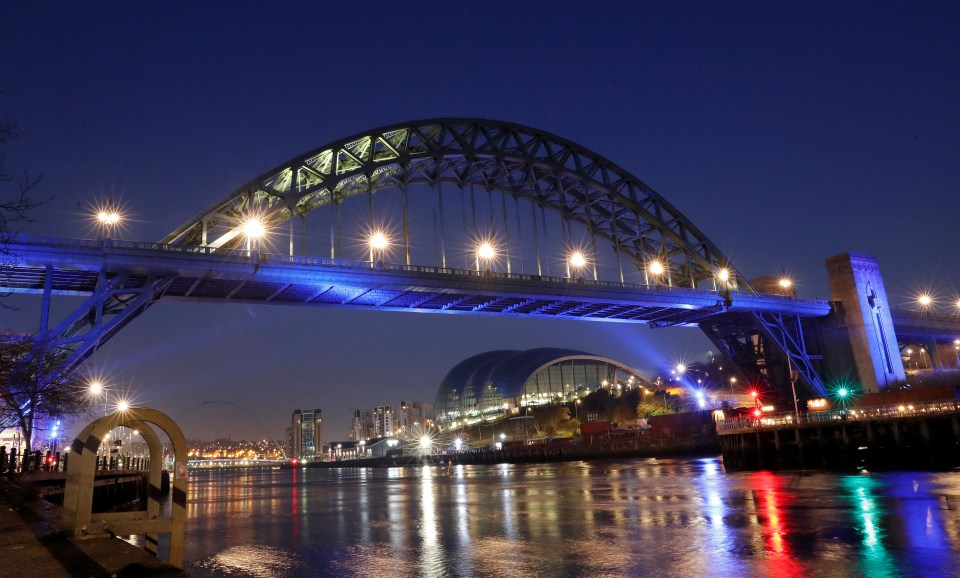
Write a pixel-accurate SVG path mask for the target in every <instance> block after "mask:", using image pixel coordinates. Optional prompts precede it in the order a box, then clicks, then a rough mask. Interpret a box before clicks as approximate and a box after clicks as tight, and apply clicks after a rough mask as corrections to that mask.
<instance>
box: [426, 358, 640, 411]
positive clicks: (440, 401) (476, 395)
mask: <svg viewBox="0 0 960 578" xmlns="http://www.w3.org/2000/svg"><path fill="white" fill-rule="evenodd" d="M566 362H585V363H589V364H597V365H603V366H605V367H606V370H607V371H611V370H612V371H613V372H614V373H613V374H611V376H610V379H611V380H614V376H615V374H616V373H618V372H619V373H622V374H625V375H629V376H630V379H631V381H630V383H632V384H634V385H636V386H638V387H640V386H642V387H645V388H649V389H654V384H653V383H652V382H651V381H649V380H648V379H646V378H645V377H643V375H642V374H641V373H640V372H639V371H638V370H636V369H634V368H632V367H630V366H628V365H626V364H624V363H621V362H619V361H616V360H614V359H610V358H607V357H601V356H597V355H593V354H591V353H587V352H585V351H578V350H574V349H563V348H556V347H541V348H535V349H528V350H524V351H516V350H496V351H488V352H485V353H481V354H478V355H474V356H473V357H470V358H467V359H465V360H463V361H461V362H460V363H458V364H457V365H455V366H454V367H453V368H452V369H451V370H450V371H449V372H448V373H447V375H446V376H445V377H444V378H443V380H442V381H441V383H440V388H439V389H438V390H437V397H436V401H435V406H434V409H435V411H436V416H437V420H438V422H439V423H440V424H441V426H443V427H447V426H449V425H450V423H451V422H454V421H458V420H460V419H461V418H463V417H466V416H468V414H471V412H474V413H475V414H476V415H474V418H476V419H479V418H477V416H480V415H483V417H488V418H489V417H500V416H501V415H502V414H503V412H502V411H499V409H500V408H501V407H502V405H503V404H504V403H505V402H506V403H507V404H508V405H509V404H513V403H516V402H519V403H520V404H521V405H524V404H529V405H539V404H541V403H549V402H550V401H554V400H555V396H556V395H561V396H562V397H563V398H564V400H565V401H571V400H572V399H574V398H576V397H578V392H577V391H576V390H575V389H571V390H566V389H565V388H564V386H563V384H559V389H560V391H554V390H553V389H550V390H549V391H548V392H547V393H546V394H544V397H545V398H544V399H542V400H540V401H534V400H531V399H529V396H530V395H533V394H532V393H531V392H529V391H527V385H528V381H529V380H530V379H531V378H532V377H533V376H535V375H537V374H538V372H540V371H541V370H543V369H546V368H548V367H551V366H559V367H562V365H563V364H564V363H566ZM596 375H597V376H598V379H606V378H601V377H599V376H600V372H599V370H598V372H597V374H596ZM567 379H570V378H569V377H568V378H567ZM634 379H636V381H635V382H634V381H633V380H634ZM593 385H594V386H597V387H599V386H600V385H601V382H599V381H598V382H597V383H595V384H593ZM611 386H612V383H611ZM574 387H576V385H574ZM525 396H528V401H526V402H524V401H523V398H524V397H525ZM490 412H493V413H490Z"/></svg>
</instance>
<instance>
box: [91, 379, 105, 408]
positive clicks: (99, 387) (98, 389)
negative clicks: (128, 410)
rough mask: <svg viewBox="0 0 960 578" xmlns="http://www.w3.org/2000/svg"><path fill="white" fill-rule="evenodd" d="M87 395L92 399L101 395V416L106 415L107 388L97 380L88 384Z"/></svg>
mask: <svg viewBox="0 0 960 578" xmlns="http://www.w3.org/2000/svg"><path fill="white" fill-rule="evenodd" d="M88 391H89V393H90V396H91V397H93V398H97V397H100V394H103V415H107V388H106V387H104V385H103V383H101V382H100V381H99V380H95V381H92V382H90V385H89V390H88Z"/></svg>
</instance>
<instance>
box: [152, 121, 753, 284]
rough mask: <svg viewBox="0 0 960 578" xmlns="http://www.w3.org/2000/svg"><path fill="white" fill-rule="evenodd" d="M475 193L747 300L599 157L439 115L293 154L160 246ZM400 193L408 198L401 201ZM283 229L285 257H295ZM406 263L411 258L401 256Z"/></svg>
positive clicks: (671, 216) (694, 242)
mask: <svg viewBox="0 0 960 578" xmlns="http://www.w3.org/2000/svg"><path fill="white" fill-rule="evenodd" d="M438 183H444V184H452V185H456V186H458V187H464V186H479V187H482V188H484V189H487V190H491V191H500V192H503V193H506V194H509V195H511V196H514V197H517V198H525V199H529V200H530V201H532V202H533V203H535V204H536V205H537V206H539V207H541V208H545V209H548V210H552V211H556V212H559V213H560V215H561V217H562V218H563V219H564V220H565V221H567V222H576V223H580V224H582V225H583V226H585V227H586V228H587V229H588V230H589V231H590V233H591V235H592V236H595V237H598V238H600V239H603V240H605V241H606V242H607V243H608V244H609V245H610V246H611V247H612V249H613V251H614V252H615V253H616V255H617V258H618V263H619V262H620V259H621V256H623V257H625V258H626V259H627V260H628V262H630V261H632V262H633V263H634V264H635V265H636V267H637V268H638V269H641V270H642V271H644V272H646V271H647V264H648V263H649V262H651V261H652V260H657V261H659V262H660V263H661V264H662V265H663V266H664V267H665V269H666V270H665V272H664V274H663V277H664V279H665V281H666V282H665V283H664V284H668V285H682V286H689V287H697V286H698V284H699V283H701V282H704V281H708V282H710V283H715V281H714V279H715V277H716V275H717V272H718V270H720V269H721V268H726V269H727V270H728V271H729V272H730V277H729V281H727V282H726V283H725V288H729V289H739V290H747V291H750V290H751V289H750V288H749V286H748V285H746V283H744V281H743V278H742V276H741V275H739V274H738V273H737V272H736V269H735V268H734V267H733V266H732V264H731V263H730V262H729V260H728V259H727V258H726V257H725V256H724V255H723V254H722V253H721V252H720V251H719V249H717V247H716V246H715V245H714V244H713V243H712V242H711V241H710V240H709V239H708V238H707V237H706V235H704V234H703V233H702V232H701V231H700V230H699V229H698V228H697V227H696V226H695V225H694V224H693V223H692V222H691V221H690V220H689V219H688V218H687V217H685V216H684V215H683V214H682V213H681V212H680V211H678V210H677V209H676V208H675V207H674V206H673V205H671V204H670V203H669V202H667V201H666V200H665V199H664V198H663V197H662V196H660V195H659V194H658V193H656V192H655V191H654V190H653V189H651V188H650V187H649V186H647V185H646V184H644V183H643V182H642V181H641V180H640V179H638V178H637V177H635V176H634V175H632V174H631V173H630V172H628V171H626V170H624V169H623V168H621V167H620V166H618V165H616V164H615V163H613V162H611V161H609V160H607V159H606V158H604V157H603V156H601V155H599V154H597V153H595V152H593V151H590V150H588V149H586V148H584V147H582V146H580V145H577V144H576V143H573V142H571V141H569V140H566V139H563V138H560V137H558V136H556V135H552V134H550V133H547V132H544V131H541V130H536V129H532V128H529V127H525V126H521V125H518V124H513V123H508V122H499V121H492V120H484V119H463V118H444V119H431V120H422V121H416V122H409V123H402V124H397V125H392V126H388V127H383V128H378V129H374V130H371V131H366V132H364V133H362V134H357V135H354V136H351V137H349V138H345V139H341V140H338V141H334V142H332V143H330V144H328V145H325V146H323V147H320V148H318V149H315V150H313V151H310V152H308V153H306V154H303V155H300V156H298V157H296V158H294V159H291V160H290V161H289V162H286V163H284V164H282V165H280V166H278V167H276V168H274V169H272V170H270V171H268V172H266V173H265V174H263V175H262V176H260V177H258V178H256V179H254V180H252V181H250V182H249V183H247V184H246V185H244V186H243V187H241V188H240V189H238V190H237V191H235V192H234V193H232V194H231V195H229V196H228V197H227V198H225V199H223V200H222V201H220V202H218V203H216V204H215V205H213V206H211V207H210V208H208V209H207V210H205V211H203V212H202V213H200V214H199V215H197V216H196V217H195V218H194V219H192V220H191V221H189V222H187V223H186V224H184V225H183V226H181V227H179V228H178V229H176V230H175V231H173V232H172V233H171V234H169V235H168V236H167V237H165V238H164V239H162V241H161V242H163V243H167V244H182V245H199V246H208V247H228V248H231V247H234V248H235V247H238V246H239V244H240V242H241V237H242V234H241V227H242V223H243V222H244V221H245V220H246V219H248V218H249V217H250V216H251V215H257V216H258V217H259V218H261V219H263V220H264V221H265V222H266V223H267V224H268V226H270V227H277V226H278V225H280V224H282V223H285V222H288V221H291V227H292V221H293V217H295V216H300V217H305V216H306V215H307V214H309V213H310V212H311V211H313V210H314V209H317V208H319V207H323V206H327V205H331V204H336V205H339V204H340V203H342V202H343V201H344V200H345V199H348V198H350V197H354V196H358V195H363V194H372V193H373V192H375V191H377V190H380V189H384V188H390V187H398V188H401V189H403V190H404V192H406V187H407V186H409V185H412V184H431V185H434V184H438ZM405 194H406V193H405ZM292 236H293V233H292V229H291V254H292ZM407 258H408V262H407V264H408V265H409V264H410V263H409V253H408V255H407Z"/></svg>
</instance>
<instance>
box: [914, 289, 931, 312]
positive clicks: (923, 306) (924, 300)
mask: <svg viewBox="0 0 960 578" xmlns="http://www.w3.org/2000/svg"><path fill="white" fill-rule="evenodd" d="M917 304H918V305H920V310H921V311H926V310H928V309H930V307H931V306H932V305H933V297H932V296H931V295H930V294H929V293H921V294H919V295H917Z"/></svg>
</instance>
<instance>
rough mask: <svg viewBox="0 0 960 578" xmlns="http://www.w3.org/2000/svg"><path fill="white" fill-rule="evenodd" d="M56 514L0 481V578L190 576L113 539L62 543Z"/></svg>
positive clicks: (161, 577) (49, 506) (56, 511)
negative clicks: (32, 577) (36, 577)
mask: <svg viewBox="0 0 960 578" xmlns="http://www.w3.org/2000/svg"><path fill="white" fill-rule="evenodd" d="M60 511H61V510H60V508H58V507H56V506H53V505H51V504H50V503H48V502H45V501H43V500H37V499H34V498H32V497H31V496H29V495H27V494H26V493H25V492H24V491H22V490H21V489H20V488H19V487H17V486H15V485H13V484H12V483H10V482H8V481H7V480H0V551H2V552H3V556H2V560H3V562H2V563H0V578H22V577H24V576H43V577H44V578H61V577H63V578H67V577H70V578H81V577H82V578H87V577H106V576H117V577H120V578H122V577H134V576H136V577H139V576H147V577H158V578H174V577H188V576H189V574H186V573H184V572H183V571H181V570H179V569H177V568H175V567H173V566H171V565H169V564H166V563H164V562H161V561H160V560H158V559H157V558H156V557H154V556H152V555H151V554H148V553H147V552H146V551H144V550H142V549H140V548H137V547H135V546H133V545H131V544H128V543H126V542H124V541H122V540H120V539H117V538H90V539H87V540H71V539H68V538H66V537H64V536H63V535H62V534H61V533H60V532H58V531H57V528H58V527H59V520H60Z"/></svg>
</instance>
